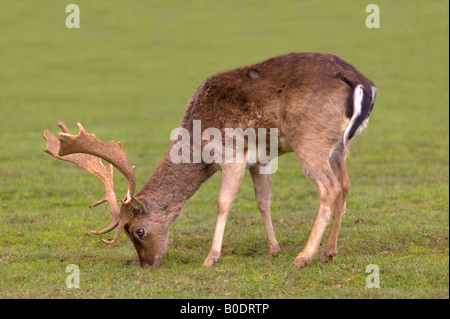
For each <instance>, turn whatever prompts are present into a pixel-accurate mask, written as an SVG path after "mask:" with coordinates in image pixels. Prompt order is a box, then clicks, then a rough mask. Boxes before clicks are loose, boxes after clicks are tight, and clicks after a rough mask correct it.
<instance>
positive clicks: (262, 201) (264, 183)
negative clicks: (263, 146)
mask: <svg viewBox="0 0 450 319" xmlns="http://www.w3.org/2000/svg"><path fill="white" fill-rule="evenodd" d="M259 169H260V167H259V166H258V165H257V166H253V167H251V168H249V171H250V175H251V177H252V180H253V186H254V188H255V197H256V204H257V205H258V209H259V211H260V212H261V214H262V217H263V220H264V226H265V227H266V234H267V246H268V248H269V251H268V254H267V255H268V256H269V257H276V256H278V254H279V253H280V246H279V245H278V242H277V239H276V237H275V232H274V230H273V225H272V219H271V217H270V188H271V183H272V182H271V177H270V174H260V171H259Z"/></svg>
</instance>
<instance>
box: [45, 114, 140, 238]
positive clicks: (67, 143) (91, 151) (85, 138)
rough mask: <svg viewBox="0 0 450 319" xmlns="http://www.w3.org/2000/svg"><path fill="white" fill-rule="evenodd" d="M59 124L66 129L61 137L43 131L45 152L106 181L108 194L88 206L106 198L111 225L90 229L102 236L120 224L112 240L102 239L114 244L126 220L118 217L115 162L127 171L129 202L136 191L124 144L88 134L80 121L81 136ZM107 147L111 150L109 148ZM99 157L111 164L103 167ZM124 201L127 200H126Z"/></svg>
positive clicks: (98, 203)
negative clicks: (114, 182) (45, 144)
mask: <svg viewBox="0 0 450 319" xmlns="http://www.w3.org/2000/svg"><path fill="white" fill-rule="evenodd" d="M58 126H59V127H60V128H61V130H62V131H63V133H59V138H60V139H58V138H56V136H54V135H53V134H52V133H50V132H49V131H48V130H45V131H44V135H43V136H44V138H45V139H46V140H47V147H46V148H44V149H43V151H45V152H47V153H48V154H50V155H52V156H53V157H55V158H57V159H61V160H65V161H69V162H73V163H75V164H77V165H79V166H80V167H82V168H84V169H85V170H87V171H88V172H89V173H91V174H92V175H94V176H95V177H97V178H98V179H99V180H100V181H101V182H102V183H103V185H104V186H105V196H103V198H102V199H100V200H99V201H97V202H95V203H94V204H91V205H89V207H94V206H97V205H100V204H102V203H104V202H105V201H107V202H108V203H109V206H110V208H111V211H110V213H111V215H112V221H111V223H110V225H109V226H108V227H106V228H104V229H102V230H98V231H96V230H90V232H91V233H93V234H95V235H102V234H105V233H107V232H110V231H111V230H113V229H114V228H116V227H117V226H119V227H118V228H117V231H116V233H115V235H114V237H113V238H112V239H108V240H104V239H102V240H103V241H104V242H106V243H108V244H111V243H114V242H115V241H116V240H117V239H118V238H119V236H120V233H121V232H122V229H123V227H124V225H125V224H126V222H127V220H123V221H122V219H121V218H120V216H119V215H120V206H119V203H118V201H117V197H116V193H115V191H114V185H113V164H116V165H117V166H116V167H117V168H118V169H119V171H121V172H125V173H124V175H125V176H126V177H127V179H128V191H127V197H126V198H127V200H128V198H130V201H131V198H132V196H133V193H134V185H135V177H134V166H131V165H130V163H129V162H128V159H127V157H126V155H125V151H124V149H123V146H122V145H121V144H120V143H114V142H110V143H103V142H101V141H100V140H98V139H97V138H96V137H95V135H94V134H86V131H85V130H84V128H83V127H82V126H81V124H80V123H78V127H79V128H80V133H79V134H78V135H71V134H70V131H69V129H68V128H67V127H66V125H65V124H64V123H63V122H59V123H58ZM83 143H86V144H87V145H84V146H83ZM107 148H110V149H109V150H107ZM105 150H107V151H105ZM102 152H104V153H102ZM105 154H106V155H105ZM100 155H101V156H100ZM100 158H103V159H105V160H107V161H108V162H110V163H108V165H107V166H104V165H103V163H102V161H101V160H100ZM114 166H115V165H114ZM122 201H123V202H126V201H125V200H122Z"/></svg>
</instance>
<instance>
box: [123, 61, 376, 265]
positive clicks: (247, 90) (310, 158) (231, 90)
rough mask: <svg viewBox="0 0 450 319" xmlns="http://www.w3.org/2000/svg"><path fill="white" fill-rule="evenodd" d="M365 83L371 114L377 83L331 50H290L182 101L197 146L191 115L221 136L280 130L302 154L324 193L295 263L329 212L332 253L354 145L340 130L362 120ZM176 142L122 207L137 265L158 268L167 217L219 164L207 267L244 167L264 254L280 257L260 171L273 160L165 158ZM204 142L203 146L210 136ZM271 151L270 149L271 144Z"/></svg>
mask: <svg viewBox="0 0 450 319" xmlns="http://www.w3.org/2000/svg"><path fill="white" fill-rule="evenodd" d="M359 85H361V86H362V90H363V96H364V98H365V99H366V100H365V102H370V103H371V104H370V105H369V106H370V110H371V108H372V106H373V102H374V101H373V100H374V94H375V93H374V92H375V87H374V85H373V83H372V82H371V81H370V80H368V79H367V78H366V77H365V76H364V75H362V74H361V73H360V72H359V71H357V70H356V69H355V68H354V67H353V66H351V65H350V64H348V63H346V62H345V61H344V60H342V59H341V58H339V57H336V56H334V55H331V54H320V53H291V54H287V55H283V56H279V57H275V58H272V59H269V60H267V61H264V62H261V63H257V64H253V65H249V66H244V67H241V68H238V69H235V70H231V71H227V72H222V73H219V74H216V75H214V76H211V77H209V78H208V79H206V80H205V81H204V82H203V83H202V84H201V85H200V86H199V87H198V88H197V89H196V91H195V92H194V94H193V95H192V97H191V99H190V100H189V102H188V104H187V106H186V110H185V113H184V116H183V119H182V121H181V124H180V127H181V128H184V129H186V130H187V131H188V132H189V133H190V134H191V145H190V147H191V148H192V135H193V121H194V120H201V127H202V130H204V129H206V128H217V129H219V130H220V131H221V133H222V138H223V139H224V138H225V134H224V130H225V129H226V128H232V129H236V128H241V129H243V130H245V129H247V128H253V129H258V128H265V129H269V128H277V129H278V139H279V149H278V151H279V154H278V155H282V154H283V153H286V152H291V151H293V152H295V153H296V155H297V157H298V159H299V160H300V162H301V164H302V168H303V171H304V173H305V174H306V175H307V176H308V178H310V179H311V180H312V181H313V182H314V183H315V184H316V186H317V189H318V191H319V195H320V206H319V212H318V215H317V218H316V221H315V223H314V226H313V230H312V232H311V235H310V237H309V239H308V242H307V243H306V246H305V248H304V250H303V251H302V252H301V253H300V254H299V255H298V256H297V258H295V260H294V265H296V266H300V267H303V266H305V265H307V264H309V263H310V262H311V261H312V260H313V258H314V256H315V255H316V253H317V250H318V247H319V245H320V241H321V238H322V235H323V233H324V231H325V228H326V226H327V224H328V221H329V219H330V218H331V214H332V211H334V217H333V222H332V227H331V231H330V236H329V238H328V241H327V243H326V245H325V248H324V252H323V255H322V260H323V261H328V260H330V259H332V258H333V257H334V256H335V255H336V251H337V250H336V246H337V236H338V232H339V226H340V221H341V217H342V215H343V214H344V212H345V199H346V196H347V193H348V191H349V189H350V181H349V179H348V175H347V170H346V167H345V160H346V155H347V152H348V146H349V142H350V141H346V140H345V137H344V131H345V130H346V128H348V127H350V124H349V123H351V120H352V119H355V118H357V114H358V113H356V112H355V107H356V106H355V105H354V101H353V95H354V92H357V91H356V90H357V89H355V88H356V87H357V86H358V87H359ZM358 92H359V91H358ZM372 92H373V93H372ZM369 95H370V98H369ZM355 96H356V95H355ZM366 104H367V103H366ZM366 104H365V105H366ZM361 105H362V103H361ZM367 105H368V104H367ZM358 106H359V104H358ZM370 110H368V109H367V108H366V109H364V111H365V112H366V111H368V112H366V113H364V114H363V116H360V117H359V118H358V121H359V122H357V124H353V125H355V127H354V128H355V130H356V129H357V128H358V127H359V125H360V124H361V123H362V122H363V121H364V120H367V118H368V116H369V114H370ZM352 128H353V126H352ZM350 139H351V138H350ZM175 143H176V141H173V142H172V144H171V146H170V148H169V151H168V152H167V154H166V156H165V158H164V160H163V161H162V162H161V164H160V165H159V166H158V168H157V169H156V171H155V172H154V174H153V175H152V176H151V177H150V178H149V180H148V181H147V182H146V184H145V185H144V186H143V187H142V189H141V190H140V191H139V192H138V193H137V194H136V195H135V196H134V197H133V200H132V201H131V203H128V202H127V203H124V204H123V205H122V207H121V210H120V225H124V226H123V227H124V230H125V232H126V234H127V236H128V237H129V238H130V239H131V241H132V242H133V244H134V246H135V248H136V251H137V253H138V256H139V260H140V262H141V265H142V266H150V267H157V266H159V265H160V262H161V258H162V255H163V253H164V251H165V250H166V248H167V243H168V236H169V228H170V225H171V223H172V222H174V221H175V220H176V219H177V218H178V217H179V216H180V214H181V209H182V207H183V205H184V204H185V202H186V201H187V200H188V199H189V198H190V197H191V196H192V195H193V194H194V193H195V192H196V191H197V189H198V188H199V187H200V185H201V184H202V183H203V182H205V181H206V180H207V179H208V178H209V177H210V176H212V175H213V174H214V173H215V172H216V171H217V170H221V171H222V184H221V188H220V193H219V198H218V202H217V224H216V229H215V232H214V237H213V242H212V245H211V250H210V252H209V254H208V256H207V258H206V260H205V261H204V263H203V265H204V266H206V267H210V266H212V265H213V264H214V263H215V262H217V260H218V259H219V257H220V253H221V246H222V238H223V232H224V228H225V224H226V220H227V216H228V213H229V210H230V207H231V204H232V202H233V200H234V198H235V196H236V193H237V190H238V188H239V185H240V183H241V180H242V177H243V175H244V171H245V168H246V167H247V168H249V170H250V174H251V177H252V180H253V183H254V186H255V196H256V201H257V204H258V209H259V210H260V212H261V214H262V216H263V219H264V225H265V227H266V233H267V242H268V248H269V250H268V254H269V256H276V255H278V253H279V252H280V248H279V245H278V242H277V240H276V238H275V234H274V231H273V226H272V221H271V217H270V192H271V179H270V175H265V174H261V173H260V171H259V170H258V168H260V167H261V166H263V165H267V164H262V163H259V162H257V163H254V164H252V165H247V164H249V163H228V164H225V163H220V164H218V163H212V164H207V163H204V162H202V163H179V164H176V163H174V162H172V160H171V159H170V156H169V154H170V149H171V147H173V145H174V144H175ZM202 143H203V146H204V145H205V144H206V143H207V141H202ZM266 148H267V151H268V152H269V143H266ZM245 151H247V149H245ZM247 155H248V154H247ZM191 156H192V149H191ZM133 190H134V189H133ZM120 225H119V226H120ZM118 232H119V233H120V228H118ZM143 233H144V234H143ZM116 234H117V232H116ZM139 234H140V235H139ZM115 237H116V238H117V236H115Z"/></svg>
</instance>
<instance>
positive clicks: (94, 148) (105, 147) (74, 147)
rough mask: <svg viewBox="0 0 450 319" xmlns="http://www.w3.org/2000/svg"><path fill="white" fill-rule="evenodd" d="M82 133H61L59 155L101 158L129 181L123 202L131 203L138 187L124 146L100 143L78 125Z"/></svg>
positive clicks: (133, 169) (59, 135) (114, 143)
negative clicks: (88, 155)
mask: <svg viewBox="0 0 450 319" xmlns="http://www.w3.org/2000/svg"><path fill="white" fill-rule="evenodd" d="M77 125H78V128H79V129H80V132H79V133H78V134H77V135H72V134H70V133H66V132H64V133H59V134H58V139H59V142H60V149H59V155H60V156H64V155H68V154H74V153H84V154H91V155H94V156H97V157H100V158H102V159H104V160H105V161H107V162H108V163H111V164H112V165H113V166H114V167H116V168H117V169H118V170H119V171H120V172H121V173H122V174H123V175H124V176H125V177H126V178H127V180H128V190H127V194H126V196H125V198H124V199H122V202H123V203H125V204H129V203H131V200H132V198H133V194H134V189H135V187H136V178H135V175H134V171H135V167H134V166H131V164H130V162H129V161H128V158H127V155H126V153H125V149H124V148H123V146H122V144H120V142H119V143H116V142H109V143H105V142H102V141H100V140H99V139H98V138H97V137H95V135H94V134H93V133H92V134H88V133H86V131H85V129H84V128H83V126H82V125H81V124H80V123H77Z"/></svg>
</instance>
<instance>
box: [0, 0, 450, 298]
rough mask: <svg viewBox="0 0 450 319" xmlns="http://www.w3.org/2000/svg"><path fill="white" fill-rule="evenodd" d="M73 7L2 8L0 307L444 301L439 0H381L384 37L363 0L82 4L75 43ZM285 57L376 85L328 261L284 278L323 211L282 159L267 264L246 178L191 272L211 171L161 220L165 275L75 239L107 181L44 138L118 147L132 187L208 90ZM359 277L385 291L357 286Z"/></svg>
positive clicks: (444, 30)
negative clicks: (215, 238)
mask: <svg viewBox="0 0 450 319" xmlns="http://www.w3.org/2000/svg"><path fill="white" fill-rule="evenodd" d="M71 2H74V1H58V2H56V1H43V0H40V1H5V0H1V10H0V48H1V49H0V70H1V71H0V74H1V75H0V212H1V214H0V298H448V297H449V290H448V289H449V270H448V269H449V197H448V196H449V193H448V192H449V187H448V186H449V170H448V168H449V163H448V155H449V154H448V149H449V123H448V119H449V112H448V111H449V108H448V102H449V99H448V84H449V82H448V2H447V1H406V0H404V1H375V2H376V3H378V4H379V6H380V15H381V20H380V22H381V27H380V28H379V29H367V28H366V26H365V19H366V16H367V15H368V13H366V12H365V6H366V5H367V4H369V3H371V2H367V3H366V2H364V1H312V0H311V1H278V2H276V3H275V2H273V1H234V0H233V1H221V2H216V1H100V0H99V1H87V0H78V1H75V3H77V4H78V5H79V6H80V10H81V28H80V29H77V30H75V29H67V28H66V27H65V23H64V21H65V18H66V16H67V13H65V6H66V5H67V4H68V3H71ZM372 2H374V1H372ZM294 51H297V52H301V51H321V52H331V53H335V54H337V55H339V56H342V57H343V58H345V59H346V60H348V61H349V62H350V63H352V64H354V65H355V66H356V67H358V68H359V69H360V70H361V71H362V72H363V73H365V74H366V75H367V76H368V77H369V78H371V79H372V80H373V81H374V82H375V83H376V84H377V86H378V89H379V91H378V92H379V95H378V99H377V103H376V105H375V109H374V112H373V114H372V117H371V120H370V125H369V128H368V129H366V130H365V131H364V133H363V134H362V135H360V136H358V137H357V138H356V140H355V141H354V142H353V143H352V149H351V153H350V155H349V158H348V169H349V174H350V178H351V180H352V189H351V192H350V194H349V197H348V203H347V213H346V215H345V216H344V219H343V222H342V228H341V232H340V237H339V242H338V244H339V246H338V256H337V257H336V258H335V260H334V261H333V262H330V263H326V264H324V263H321V262H320V261H319V260H318V259H319V258H316V261H315V262H313V263H312V264H311V265H309V266H308V267H306V268H304V269H298V268H295V267H293V266H292V265H291V262H292V260H293V259H294V258H295V256H296V255H297V254H298V252H299V251H300V250H301V249H302V247H303V246H304V245H305V243H306V240H307V238H308V235H309V232H310V230H311V227H312V224H313V222H314V218H315V214H316V212H317V208H318V197H317V194H316V190H315V187H314V186H313V184H312V183H311V182H310V181H309V180H307V179H306V177H305V176H304V175H303V174H302V172H301V167H300V164H299V162H298V161H297V160H296V158H295V156H293V155H292V154H288V155H285V156H283V157H281V158H280V161H279V170H278V171H277V173H276V174H274V176H273V194H272V215H273V222H274V227H275V232H276V234H277V237H278V240H279V243H280V245H281V248H282V251H283V252H282V254H281V256H280V257H279V258H276V259H268V258H267V257H266V249H267V248H266V242H265V233H264V227H263V223H262V218H261V216H260V214H259V213H258V211H257V208H256V205H255V202H254V195H253V190H252V185H251V181H250V178H249V177H248V176H246V177H245V179H244V181H243V185H242V187H241V189H240V192H239V194H238V198H237V199H236V201H235V203H234V206H233V208H232V211H231V214H230V217H229V220H228V224H227V228H226V232H225V238H224V246H223V255H222V257H221V260H220V262H219V264H217V265H216V266H215V267H213V268H212V269H203V268H201V267H200V266H201V264H202V262H203V260H204V258H205V257H206V255H207V253H208V250H209V245H210V242H211V239H212V234H213V231H214V225H215V201H216V198H217V194H218V189H219V183H220V173H218V174H217V175H215V176H214V177H213V178H211V179H210V180H209V181H208V182H207V183H206V184H204V185H203V186H202V188H201V189H200V190H199V191H198V192H197V193H196V194H195V195H194V197H193V198H191V200H190V201H189V202H188V203H187V204H186V206H185V208H184V211H183V215H182V217H181V218H180V220H179V221H178V222H177V223H175V224H173V226H172V229H171V235H170V244H169V249H168V251H167V252H166V253H165V255H164V258H163V262H162V265H161V267H160V268H159V269H141V268H140V267H139V265H138V261H137V256H136V253H135V251H134V248H133V247H132V245H131V243H130V242H129V240H128V239H127V238H126V236H122V238H121V239H120V240H119V241H118V242H117V243H115V244H113V245H111V246H107V245H105V244H103V243H102V242H100V240H99V239H98V238H97V237H95V236H88V235H87V233H86V230H87V229H88V228H96V227H97V228H100V227H102V226H104V225H106V224H107V223H108V222H109V215H108V213H107V208H106V207H98V208H95V209H92V210H91V209H89V208H87V205H88V204H90V203H92V202H94V201H96V200H98V199H99V198H100V197H101V196H102V194H103V189H102V185H101V183H99V182H98V181H97V180H96V179H95V178H93V177H92V176H90V175H89V174H87V173H86V172H84V171H83V170H81V169H78V168H77V167H76V166H75V165H72V164H69V163H65V162H61V161H57V160H55V159H53V158H51V157H50V156H48V155H47V154H45V153H43V152H42V148H43V147H44V146H45V141H44V139H43V138H42V132H43V130H44V129H45V128H49V129H50V130H51V131H53V132H54V133H55V132H57V131H58V128H57V126H56V124H57V123H58V121H60V120H63V121H64V122H66V124H67V125H69V127H70V128H71V129H73V130H75V129H76V125H75V123H76V122H77V121H80V122H82V123H83V124H84V125H85V127H86V128H87V130H88V131H91V132H95V133H96V135H97V136H98V137H100V138H101V139H103V140H112V139H114V140H116V141H118V140H120V141H121V142H122V143H123V144H124V145H125V148H126V149H127V152H128V155H129V158H130V160H131V162H132V163H133V164H134V165H136V166H137V180H138V185H143V184H144V182H145V181H146V179H147V178H148V177H149V176H150V174H151V173H152V171H153V170H154V169H155V167H156V166H157V164H158V162H159V161H160V160H161V159H162V157H163V155H164V153H165V151H166V149H167V147H168V144H169V133H170V131H171V130H172V129H173V128H175V127H177V126H178V124H179V121H180V119H181V116H182V114H183V110H184V106H185V104H186V101H187V100H188V98H189V97H190V95H191V94H192V92H193V91H194V89H195V88H196V86H197V85H198V84H200V83H201V82H202V81H203V80H204V78H206V77H207V76H209V75H211V74H214V73H216V72H219V71H223V70H227V69H232V68H234V67H238V66H241V65H245V64H249V63H254V62H258V61H262V60H264V59H266V58H269V57H272V56H275V55H279V54H283V53H288V52H294ZM116 175H117V176H116V185H117V192H118V193H119V194H121V193H123V192H124V190H125V187H126V185H125V183H124V179H123V178H122V177H121V176H119V175H120V174H116ZM105 237H106V236H105ZM69 264H76V265H78V266H79V268H80V288H79V289H68V288H66V285H65V282H66V277H67V276H68V275H69V273H66V267H67V266H68V265H69ZM370 264H375V265H378V267H379V269H380V288H372V289H369V288H366V286H365V280H366V278H367V276H368V275H369V273H366V267H367V266H368V265H370Z"/></svg>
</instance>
